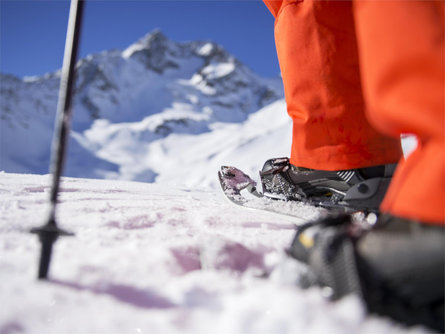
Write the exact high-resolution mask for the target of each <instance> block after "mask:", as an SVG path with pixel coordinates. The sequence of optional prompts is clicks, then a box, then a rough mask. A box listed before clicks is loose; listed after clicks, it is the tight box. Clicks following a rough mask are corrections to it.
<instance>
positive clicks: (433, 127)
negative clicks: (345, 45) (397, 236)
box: [354, 0, 445, 224]
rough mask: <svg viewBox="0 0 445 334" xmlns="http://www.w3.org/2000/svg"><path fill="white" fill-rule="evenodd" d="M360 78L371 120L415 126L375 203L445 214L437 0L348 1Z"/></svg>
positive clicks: (382, 125) (443, 88) (399, 128)
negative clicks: (411, 145)
mask: <svg viewBox="0 0 445 334" xmlns="http://www.w3.org/2000/svg"><path fill="white" fill-rule="evenodd" d="M354 5H355V12H354V13H355V19H356V27H357V36H358V45H359V51H360V52H359V53H360V64H361V73H362V84H363V89H364V95H365V99H366V103H367V106H368V111H369V112H368V115H369V118H370V121H371V122H372V124H373V125H374V126H375V127H376V128H378V129H379V130H380V131H382V132H384V133H386V134H387V135H391V136H394V137H396V138H398V137H399V136H400V134H402V133H411V134H415V135H416V136H417V138H418V140H419V146H418V148H417V150H416V151H415V152H414V153H413V154H411V155H410V156H409V157H408V158H407V160H406V161H402V162H401V163H400V164H399V167H398V170H397V171H396V174H395V175H394V177H393V180H392V182H391V186H390V188H389V190H388V193H387V195H386V197H385V200H384V202H383V203H382V206H381V210H382V211H384V212H389V213H391V214H392V215H395V216H399V217H404V218H410V219H416V220H420V221H424V222H431V223H439V224H444V221H445V208H444V205H445V137H444V132H445V120H444V114H445V104H444V101H445V69H444V65H445V54H444V29H445V28H444V27H445V23H444V11H445V6H444V2H443V1H373V0H369V1H362V0H357V1H356V2H355V4H354Z"/></svg>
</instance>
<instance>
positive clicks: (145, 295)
mask: <svg viewBox="0 0 445 334" xmlns="http://www.w3.org/2000/svg"><path fill="white" fill-rule="evenodd" d="M50 282H51V283H54V284H57V285H60V286H63V287H67V288H71V289H74V290H78V291H90V292H92V293H94V294H98V295H109V296H111V297H113V298H115V299H117V300H118V301H120V302H124V303H127V304H130V305H133V306H135V307H139V308H146V309H166V308H172V307H176V304H174V303H173V302H171V301H170V300H168V299H167V298H165V297H162V296H160V295H159V294H157V293H156V292H154V291H152V290H150V289H140V288H136V287H133V286H129V285H123V284H101V285H99V286H83V285H80V284H78V283H73V282H65V281H60V280H50Z"/></svg>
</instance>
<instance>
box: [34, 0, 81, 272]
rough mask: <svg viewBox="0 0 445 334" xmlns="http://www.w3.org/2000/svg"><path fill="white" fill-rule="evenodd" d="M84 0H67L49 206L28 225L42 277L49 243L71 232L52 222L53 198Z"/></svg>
mask: <svg viewBox="0 0 445 334" xmlns="http://www.w3.org/2000/svg"><path fill="white" fill-rule="evenodd" d="M83 9H84V0H71V5H70V12H69V19H68V28H67V33H66V40H65V52H64V56H63V66H62V74H61V78H60V87H59V98H58V103H57V117H56V126H55V130H54V137H53V142H52V152H51V174H52V187H51V194H50V210H49V217H48V222H47V223H46V224H45V225H43V226H41V227H38V228H33V229H31V233H35V234H37V235H38V237H39V240H40V243H41V246H42V248H41V253H40V263H39V272H38V278H39V279H46V278H47V276H48V271H49V266H50V262H51V253H52V247H53V244H54V243H55V242H56V240H57V238H58V237H59V236H64V235H73V234H72V233H70V232H67V231H65V230H62V229H60V228H59V227H58V226H57V223H56V207H57V198H58V194H59V188H60V178H61V175H62V172H63V167H64V163H65V156H66V149H67V139H68V134H69V131H70V121H71V114H72V112H71V111H72V100H73V87H74V77H75V73H74V72H75V66H76V61H77V52H78V48H79V40H80V28H81V21H82V14H83Z"/></svg>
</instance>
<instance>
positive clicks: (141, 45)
mask: <svg viewBox="0 0 445 334" xmlns="http://www.w3.org/2000/svg"><path fill="white" fill-rule="evenodd" d="M168 41H169V40H168V38H167V37H166V36H165V35H164V34H163V33H162V31H161V30H160V29H155V30H153V31H152V32H149V33H148V34H147V35H145V36H144V37H142V38H141V39H140V40H138V41H137V42H136V43H134V44H131V45H130V46H129V47H128V48H127V49H125V50H124V51H123V52H122V56H123V57H124V58H131V57H132V56H133V55H134V54H136V53H139V52H141V51H144V50H145V51H147V50H159V49H161V50H164V49H165V48H166V47H167V44H168Z"/></svg>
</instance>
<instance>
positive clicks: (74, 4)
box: [50, 0, 84, 211]
mask: <svg viewBox="0 0 445 334" xmlns="http://www.w3.org/2000/svg"><path fill="white" fill-rule="evenodd" d="M83 8H84V0H71V6H70V15H69V20H68V29H67V34H66V41H65V53H64V56H63V66H62V75H61V78H60V88H59V100H58V104H57V119H56V128H55V132H54V137H53V144H52V153H51V173H52V176H53V177H52V188H51V197H50V200H51V204H52V205H53V206H56V203H57V196H58V194H59V187H60V177H61V175H62V172H63V167H64V163H65V157H66V148H67V140H68V135H69V131H70V122H71V114H72V100H73V88H74V76H75V75H74V71H75V66H76V60H77V53H78V48H79V41H80V27H81V23H82V22H81V21H82V16H83ZM51 211H53V210H51Z"/></svg>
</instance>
